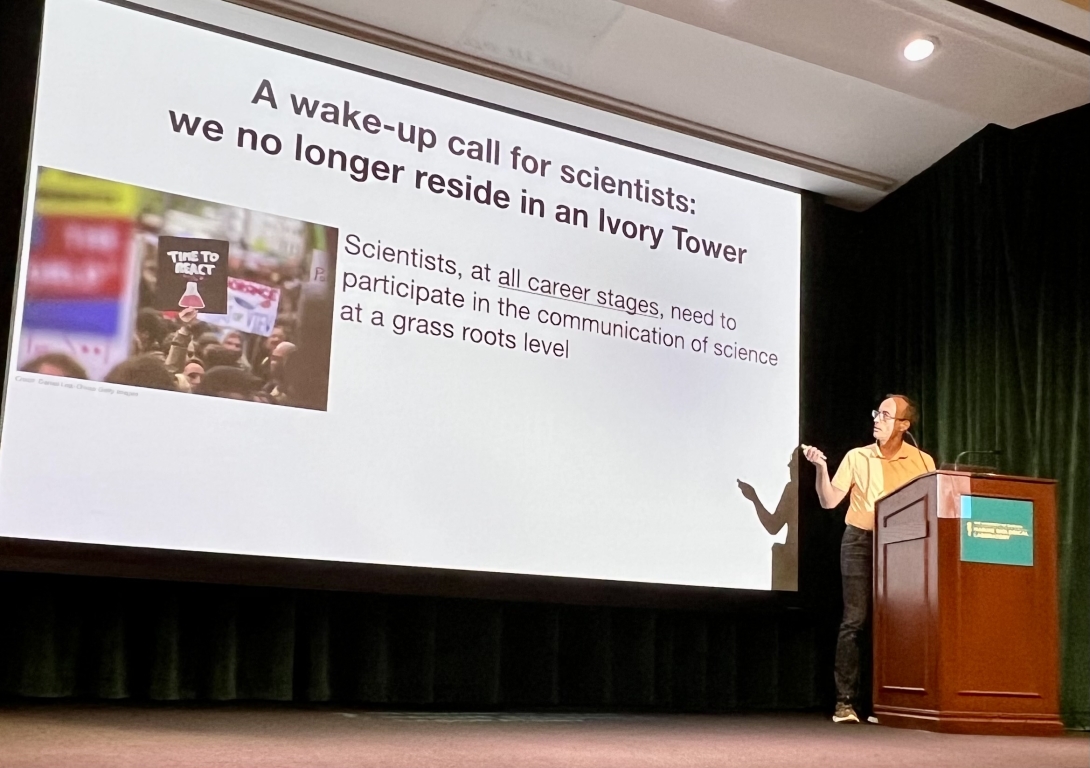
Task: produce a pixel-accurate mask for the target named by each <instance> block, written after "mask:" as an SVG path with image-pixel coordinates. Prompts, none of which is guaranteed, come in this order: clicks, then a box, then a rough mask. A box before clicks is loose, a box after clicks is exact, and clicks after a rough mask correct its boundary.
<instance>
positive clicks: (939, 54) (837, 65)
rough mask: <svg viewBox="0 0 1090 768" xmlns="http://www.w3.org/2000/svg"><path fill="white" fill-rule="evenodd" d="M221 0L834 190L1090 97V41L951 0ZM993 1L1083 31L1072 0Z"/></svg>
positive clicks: (860, 197)
mask: <svg viewBox="0 0 1090 768" xmlns="http://www.w3.org/2000/svg"><path fill="white" fill-rule="evenodd" d="M235 1H236V2H239V3H241V4H244V5H252V6H255V7H260V8H263V9H265V10H272V11H274V12H278V13H281V14H282V15H288V16H292V17H294V18H297V19H302V20H307V21H309V22H310V23H316V24H319V25H322V26H327V27H336V28H337V29H338V31H346V30H347V31H349V33H352V30H360V31H363V32H367V31H370V34H360V36H362V37H364V38H365V39H371V40H378V41H379V42H383V41H384V40H385V39H386V38H384V37H383V34H382V32H383V31H385V32H388V33H392V34H390V35H389V36H388V41H389V42H390V44H393V45H397V44H398V42H399V41H404V40H410V41H420V42H421V43H423V44H426V46H427V47H426V49H424V50H425V51H426V52H427V55H431V56H432V57H433V58H439V59H441V60H442V59H444V52H449V53H450V57H449V59H448V60H449V61H450V62H451V63H455V64H459V65H462V66H465V65H466V64H467V62H468V63H469V65H472V62H473V61H474V60H478V61H481V62H484V63H486V66H485V67H484V68H485V69H486V70H487V71H490V72H493V73H495V74H499V75H500V76H503V75H504V73H505V72H507V73H511V74H513V75H515V77H514V78H513V79H515V80H516V81H518V80H519V77H518V75H519V73H525V74H526V75H527V76H528V77H529V78H530V79H529V81H524V84H525V83H526V82H528V83H529V84H531V86H533V84H534V83H538V84H546V85H547V87H546V88H545V89H547V90H552V92H560V93H564V92H570V93H571V94H572V95H573V98H576V99H577V100H582V101H584V102H587V103H593V102H594V97H595V96H600V97H601V98H602V100H603V101H602V104H603V105H604V106H606V108H613V109H614V110H615V111H621V112H627V113H628V114H633V115H634V116H637V117H641V116H643V117H644V119H649V120H651V121H653V122H658V123H659V124H665V125H669V126H670V127H674V128H676V129H678V130H682V131H685V132H689V133H693V134H694V135H699V136H702V137H704V138H710V139H712V140H715V141H721V142H722V143H726V144H728V145H731V146H734V147H736V148H739V147H740V148H743V149H749V150H750V151H752V152H754V153H756V155H758V156H759V159H760V161H761V162H759V163H757V164H755V165H751V166H749V167H739V170H742V171H745V172H750V173H756V174H757V175H761V176H764V177H766V178H770V179H773V180H775V181H779V182H782V183H786V184H790V185H792V186H797V187H800V188H804V189H810V190H813V191H816V192H819V193H822V194H825V195H827V196H828V197H829V198H830V199H831V200H832V201H833V202H836V203H838V204H840V205H844V206H845V207H849V208H864V207H867V206H869V205H871V204H873V203H874V202H876V201H877V200H879V199H881V198H882V197H883V196H884V195H886V194H888V193H889V192H890V191H892V190H893V189H895V188H896V187H897V186H899V185H900V184H903V183H904V182H905V181H907V180H908V179H910V178H912V177H913V176H915V175H916V174H918V173H919V172H920V171H922V170H924V169H925V168H927V167H928V166H930V165H931V164H933V163H934V162H936V161H937V160H938V159H939V158H941V157H942V156H944V155H945V154H946V153H948V152H949V151H950V150H952V149H953V148H954V147H956V146H957V145H958V144H960V143H961V142H963V141H964V140H966V139H967V138H969V137H970V136H972V135H973V134H974V133H976V132H977V131H978V130H980V129H981V128H983V127H984V126H985V125H987V124H989V123H997V124H999V125H1002V126H1005V127H1008V128H1014V127H1017V126H1020V125H1024V124H1026V123H1029V122H1033V121H1034V120H1038V119H1040V118H1043V117H1046V116H1048V115H1052V114H1056V113H1058V112H1062V111H1065V110H1068V109H1071V108H1073V107H1076V106H1079V105H1081V104H1085V103H1087V102H1088V101H1090V55H1087V54H1086V53H1083V52H1080V51H1078V50H1074V49H1072V48H1071V47H1068V46H1065V45H1062V44H1060V43H1058V42H1053V41H1050V40H1047V39H1044V38H1043V37H1040V36H1037V35H1035V34H1032V33H1031V32H1027V31H1023V30H1022V29H1019V28H1017V27H1015V26H1011V25H1009V24H1007V23H1004V22H1002V21H999V20H996V19H994V18H991V17H989V16H986V15H982V14H980V13H977V12H976V11H974V10H970V8H968V7H965V5H969V6H972V5H973V3H965V4H962V3H958V2H949V1H948V0H688V1H684V2H683V1H682V0H624V1H623V2H615V1H614V0H398V2H389V0H235ZM991 4H992V5H993V6H1000V7H1001V8H1005V9H1007V10H1010V11H1013V12H1015V13H1017V14H1021V15H1022V16H1026V17H1029V18H1031V19H1033V20H1035V21H1037V22H1040V23H1042V24H1044V25H1048V27H1050V28H1052V29H1055V30H1059V31H1061V32H1064V33H1067V34H1068V35H1071V36H1075V37H1078V38H1081V39H1083V40H1090V11H1088V10H1087V2H1086V0H992V3H991ZM978 5H987V4H986V3H978ZM376 33H377V34H376ZM920 35H929V36H932V37H935V38H937V39H938V40H939V47H938V49H937V51H936V53H935V55H933V56H932V57H931V58H930V59H927V60H925V61H923V62H918V63H915V64H913V63H910V62H908V61H906V60H905V59H904V58H903V56H902V55H901V50H902V49H903V48H904V45H905V43H907V42H908V41H909V40H911V39H912V38H914V37H917V36H920ZM400 47H402V48H405V47H406V46H405V45H404V44H402V45H400ZM408 47H410V48H411V47H412V46H411V45H410V46H408ZM756 159H758V158H755V160H756ZM740 162H742V163H743V165H744V164H745V161H740Z"/></svg>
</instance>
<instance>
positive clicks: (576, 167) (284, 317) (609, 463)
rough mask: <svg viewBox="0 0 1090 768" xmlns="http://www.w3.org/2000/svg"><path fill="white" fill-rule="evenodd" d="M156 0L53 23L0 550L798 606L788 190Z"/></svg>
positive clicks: (663, 141)
mask: <svg viewBox="0 0 1090 768" xmlns="http://www.w3.org/2000/svg"><path fill="white" fill-rule="evenodd" d="M158 5H159V6H160V7H159V8H158V9H148V8H142V7H140V6H137V5H132V4H127V3H110V2H104V1H103V0H47V2H46V7H45V26H44V33H43V41H42V49H41V60H40V71H39V81H38V90H37V96H36V105H35V114H34V130H33V137H32V142H33V143H32V147H31V156H30V171H29V176H28V181H27V184H28V186H27V198H26V214H25V221H24V225H23V238H22V243H21V252H20V253H19V255H18V256H19V265H18V273H17V279H16V295H15V300H14V314H13V318H12V331H11V340H10V346H9V353H8V361H7V366H8V367H7V375H6V383H5V391H4V407H3V422H2V437H0V536H2V537H15V538H22V539H34V540H47V541H56V542H76V543H94V544H106V545H117V546H127V547H149V548H158V549H170V550H184V551H194V552H212V553H232V554H241V555H252V556H273V557H287V558H302V559H308V560H325V561H337V562H347V563H370V564H391V565H402V566H419V567H428V568H443V569H461V570H467V571H480V572H498V573H512V574H530V575H543V576H555V577H578V578H590V579H605V580H614V581H623V582H645V583H655V584H677V585H693V586H707V587H723V588H735V589H752V590H769V589H783V590H793V589H796V588H797V562H798V557H797V541H796V536H797V482H796V481H797V464H796V458H795V457H796V448H797V445H798V423H799V408H798V401H799V397H798V394H799V257H800V254H799V251H800V244H799V241H800V197H799V195H798V194H797V193H796V192H794V191H791V190H786V189H782V188H778V187H775V186H772V185H769V184H764V183H761V182H759V181H755V180H752V179H750V178H743V177H740V176H736V175H732V174H730V173H729V172H727V170H726V169H723V168H720V167H717V165H716V164H715V163H713V162H711V161H709V160H708V159H707V158H708V157H712V156H713V154H712V150H713V149H714V145H711V144H708V145H707V147H708V148H709V149H708V153H707V154H706V155H703V156H702V154H701V152H699V151H693V150H694V147H695V148H697V149H699V148H698V147H697V146H696V145H697V144H702V142H697V141H696V140H694V139H691V138H689V137H680V136H676V135H674V137H672V136H671V134H669V132H667V131H664V130H661V129H657V128H656V129H653V130H652V128H651V127H649V126H646V125H641V124H639V123H637V122H636V121H631V120H626V119H622V118H619V117H617V116H616V115H607V114H605V113H601V112H596V111H595V110H593V109H591V108H589V107H582V106H579V105H574V104H572V103H570V102H565V101H563V100H561V99H558V98H555V97H551V96H547V95H544V94H539V93H534V92H531V91H528V90H525V89H520V88H517V87H515V86H513V85H509V84H505V83H501V82H497V81H491V80H488V79H487V78H484V77H482V76H479V75H472V74H470V73H466V72H461V71H458V70H454V69H451V68H447V67H444V66H442V65H440V64H436V63H432V62H424V61H421V60H419V59H413V58H412V57H409V56H407V55H404V54H400V53H396V52H394V51H388V50H384V49H380V48H377V47H375V46H369V45H366V44H364V43H360V42H355V41H348V40H347V39H345V38H336V36H333V35H331V34H329V33H325V32H320V31H318V30H313V29H310V28H307V27H303V26H301V25H295V24H292V23H290V22H287V21H284V20H279V19H272V18H271V17H262V16H260V15H258V14H255V13H253V12H251V11H245V10H243V9H239V8H237V7H232V6H223V4H215V5H216V6H222V7H224V8H228V9H229V10H227V11H223V10H221V11H220V14H221V16H223V18H224V19H225V20H224V22H223V23H222V24H221V25H213V24H210V23H207V19H205V20H203V21H199V22H195V21H193V20H191V19H187V18H181V17H179V16H175V15H173V14H171V13H167V12H165V11H164V10H163V9H164V8H165V9H168V10H170V9H171V8H173V6H172V5H171V4H169V3H167V2H163V3H159V4H158ZM187 7H195V8H200V9H203V10H202V13H205V15H206V16H207V14H208V13H212V12H213V11H214V10H215V9H213V8H212V7H211V4H207V3H205V4H199V3H198V4H194V5H192V6H187ZM190 15H193V14H190ZM197 15H199V14H197ZM202 18H204V17H202ZM248 18H249V19H257V21H254V22H253V26H249V27H247V28H246V29H245V34H243V33H242V32H238V31H237V30H238V29H240V28H242V27H243V26H246V25H245V22H246V19H248ZM232 23H233V24H235V27H233V28H232V26H231V24H232ZM255 29H256V30H257V31H255ZM265 29H268V30H272V31H270V32H269V33H268V36H265V37H261V36H259V32H261V30H265ZM273 32H275V35H273ZM262 34H264V33H262ZM271 37H275V38H276V39H275V40H273V39H271ZM323 40H328V41H329V42H328V43H323V42H322V41H323ZM285 41H287V42H285ZM342 50H350V51H356V52H358V58H357V59H356V60H354V61H353V60H350V59H351V58H352V56H355V55H356V54H351V55H348V54H345V55H344V56H341V55H340V54H338V55H333V53H331V51H342ZM361 61H362V62H365V64H361V63H359V62H361ZM482 94H484V96H482Z"/></svg>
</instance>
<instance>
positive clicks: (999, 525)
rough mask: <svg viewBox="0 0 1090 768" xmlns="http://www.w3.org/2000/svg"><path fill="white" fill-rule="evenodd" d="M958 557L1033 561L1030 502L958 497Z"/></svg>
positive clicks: (1016, 562) (1013, 562)
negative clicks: (959, 549) (959, 509)
mask: <svg viewBox="0 0 1090 768" xmlns="http://www.w3.org/2000/svg"><path fill="white" fill-rule="evenodd" d="M960 522H961V559H962V560H964V561H966V562H970V563H997V564H999V565H1033V502H1032V501H1023V500H1021V499H993V498H989V497H987V496H962V497H961V521H960Z"/></svg>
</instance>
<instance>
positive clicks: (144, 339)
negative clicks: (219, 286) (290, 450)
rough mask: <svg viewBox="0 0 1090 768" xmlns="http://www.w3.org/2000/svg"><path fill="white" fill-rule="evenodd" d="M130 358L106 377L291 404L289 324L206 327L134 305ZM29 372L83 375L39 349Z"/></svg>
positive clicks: (193, 314) (69, 360)
mask: <svg viewBox="0 0 1090 768" xmlns="http://www.w3.org/2000/svg"><path fill="white" fill-rule="evenodd" d="M135 325H136V330H135V333H134V334H133V339H132V350H131V354H130V356H129V357H128V358H127V359H125V360H124V361H122V362H120V363H118V364H117V365H115V366H114V367H113V368H112V369H111V370H110V372H109V373H108V374H107V375H106V377H105V379H104V381H105V382H106V383H109V384H123V385H129V386H134V387H148V388H151V389H165V390H172V391H177V392H190V393H193V394H197V395H211V396H213V397H225V398H231V399H234V400H249V401H252V402H262V403H274V404H281V405H293V404H295V403H294V402H293V381H294V379H295V378H297V376H298V372H297V371H296V370H295V368H297V367H298V366H295V365H293V358H294V357H295V352H296V349H297V347H296V345H295V344H294V343H293V342H292V340H291V339H292V332H293V329H292V327H291V324H290V323H288V322H283V323H280V324H278V325H277V326H276V327H274V328H273V330H272V333H271V334H270V335H269V336H267V337H261V336H255V335H252V334H242V333H240V332H239V331H235V330H230V329H227V330H224V329H222V328H217V327H215V326H212V325H209V324H207V323H205V322H203V321H201V320H199V319H198V318H197V310H195V309H185V310H182V311H181V312H179V313H177V314H175V313H170V315H164V313H162V312H159V311H157V310H154V309H151V308H149V307H144V308H142V309H140V310H139V312H138V313H137V316H136V323H135ZM22 370H24V371H26V372H29V373H40V374H47V375H53V376H66V377H68V378H74V379H87V378H89V377H88V376H87V372H86V371H85V370H84V368H83V366H81V365H80V364H79V362H77V361H76V360H75V359H74V358H73V357H71V356H69V355H66V354H64V353H59V352H51V353H47V354H44V355H40V356H38V357H36V358H34V359H33V360H30V361H28V362H27V363H26V364H25V365H23V366H22Z"/></svg>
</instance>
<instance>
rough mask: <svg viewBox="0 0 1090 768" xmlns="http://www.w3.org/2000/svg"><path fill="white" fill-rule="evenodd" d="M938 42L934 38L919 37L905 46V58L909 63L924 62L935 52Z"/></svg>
mask: <svg viewBox="0 0 1090 768" xmlns="http://www.w3.org/2000/svg"><path fill="white" fill-rule="evenodd" d="M936 42H937V41H936V40H935V39H934V38H932V37H918V38H916V39H915V40H913V41H912V42H911V43H909V44H908V45H906V46H905V58H906V59H908V60H909V61H923V60H924V59H926V58H927V57H928V56H930V55H931V54H932V53H934V52H935V44H936Z"/></svg>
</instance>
